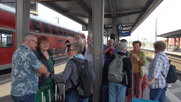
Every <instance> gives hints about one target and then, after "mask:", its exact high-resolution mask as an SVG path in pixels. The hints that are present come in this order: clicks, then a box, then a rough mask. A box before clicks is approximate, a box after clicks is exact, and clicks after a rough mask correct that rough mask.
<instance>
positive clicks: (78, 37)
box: [74, 34, 86, 56]
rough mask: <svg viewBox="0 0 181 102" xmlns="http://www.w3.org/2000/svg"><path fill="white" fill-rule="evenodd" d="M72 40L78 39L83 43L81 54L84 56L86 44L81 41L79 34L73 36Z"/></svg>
mask: <svg viewBox="0 0 181 102" xmlns="http://www.w3.org/2000/svg"><path fill="white" fill-rule="evenodd" d="M74 41H78V42H81V43H83V44H84V50H83V51H82V55H83V56H84V54H85V51H86V44H85V43H84V42H83V41H82V39H81V36H80V35H79V34H77V35H75V36H74Z"/></svg>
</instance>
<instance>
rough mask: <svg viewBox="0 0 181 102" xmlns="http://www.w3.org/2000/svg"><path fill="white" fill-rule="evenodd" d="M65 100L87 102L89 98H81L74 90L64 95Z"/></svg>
mask: <svg viewBox="0 0 181 102" xmlns="http://www.w3.org/2000/svg"><path fill="white" fill-rule="evenodd" d="M65 98H66V102H88V100H89V98H84V99H81V98H80V97H79V96H78V95H77V93H76V92H75V91H73V92H71V93H70V94H68V95H66V97H65Z"/></svg>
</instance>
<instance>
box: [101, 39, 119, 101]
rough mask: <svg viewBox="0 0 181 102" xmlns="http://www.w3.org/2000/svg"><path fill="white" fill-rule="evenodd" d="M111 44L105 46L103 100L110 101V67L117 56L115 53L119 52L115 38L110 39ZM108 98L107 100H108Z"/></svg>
mask: <svg viewBox="0 0 181 102" xmlns="http://www.w3.org/2000/svg"><path fill="white" fill-rule="evenodd" d="M108 44H109V45H108V46H106V47H105V50H104V52H103V53H104V54H105V62H104V67H103V73H102V96H103V97H102V98H103V99H102V100H103V101H104V102H108V73H107V72H108V68H109V64H110V62H111V61H112V60H113V59H114V58H115V56H114V55H115V54H116V53H117V52H118V48H117V47H116V46H114V40H113V39H110V40H109V43H108ZM106 100H107V101H106Z"/></svg>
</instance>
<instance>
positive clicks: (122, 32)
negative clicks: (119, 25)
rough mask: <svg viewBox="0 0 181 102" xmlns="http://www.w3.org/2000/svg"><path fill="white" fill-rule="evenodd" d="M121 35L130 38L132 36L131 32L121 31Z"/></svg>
mask: <svg viewBox="0 0 181 102" xmlns="http://www.w3.org/2000/svg"><path fill="white" fill-rule="evenodd" d="M118 33H119V36H130V35H131V31H129V30H121V31H118Z"/></svg>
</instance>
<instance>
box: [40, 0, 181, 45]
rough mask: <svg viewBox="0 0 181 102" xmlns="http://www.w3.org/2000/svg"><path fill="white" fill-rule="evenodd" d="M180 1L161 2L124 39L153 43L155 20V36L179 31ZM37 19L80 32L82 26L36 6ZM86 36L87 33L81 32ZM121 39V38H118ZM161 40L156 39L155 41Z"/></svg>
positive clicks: (47, 9)
mask: <svg viewBox="0 0 181 102" xmlns="http://www.w3.org/2000/svg"><path fill="white" fill-rule="evenodd" d="M180 9H181V0H163V2H162V3H161V4H160V5H159V6H158V7H157V8H156V9H155V10H154V11H153V12H152V13H151V14H150V16H149V17H148V18H147V19H146V20H145V21H144V22H143V23H142V24H141V25H140V26H139V27H138V28H137V29H136V30H135V31H134V32H133V33H132V34H131V36H130V37H124V38H125V39H127V40H128V41H135V40H140V41H141V40H142V39H143V38H146V39H147V41H151V42H154V41H155V37H154V36H155V22H156V19H157V34H158V35H159V34H164V33H167V32H171V31H174V30H178V29H180V25H181V13H179V10H180ZM38 13H39V17H41V18H44V19H47V20H49V21H53V22H56V23H57V22H58V20H57V19H55V18H57V17H59V22H60V24H62V25H64V26H65V27H70V28H72V29H76V30H78V31H81V32H82V25H81V24H79V23H76V22H75V21H73V20H71V19H69V18H67V17H65V16H63V15H61V14H59V13H56V12H55V11H53V10H51V9H49V8H47V7H44V6H43V5H41V4H38ZM83 33H84V34H85V35H86V37H87V34H88V32H87V31H83ZM120 39H122V38H120ZM162 39H163V38H161V37H157V40H162Z"/></svg>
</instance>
